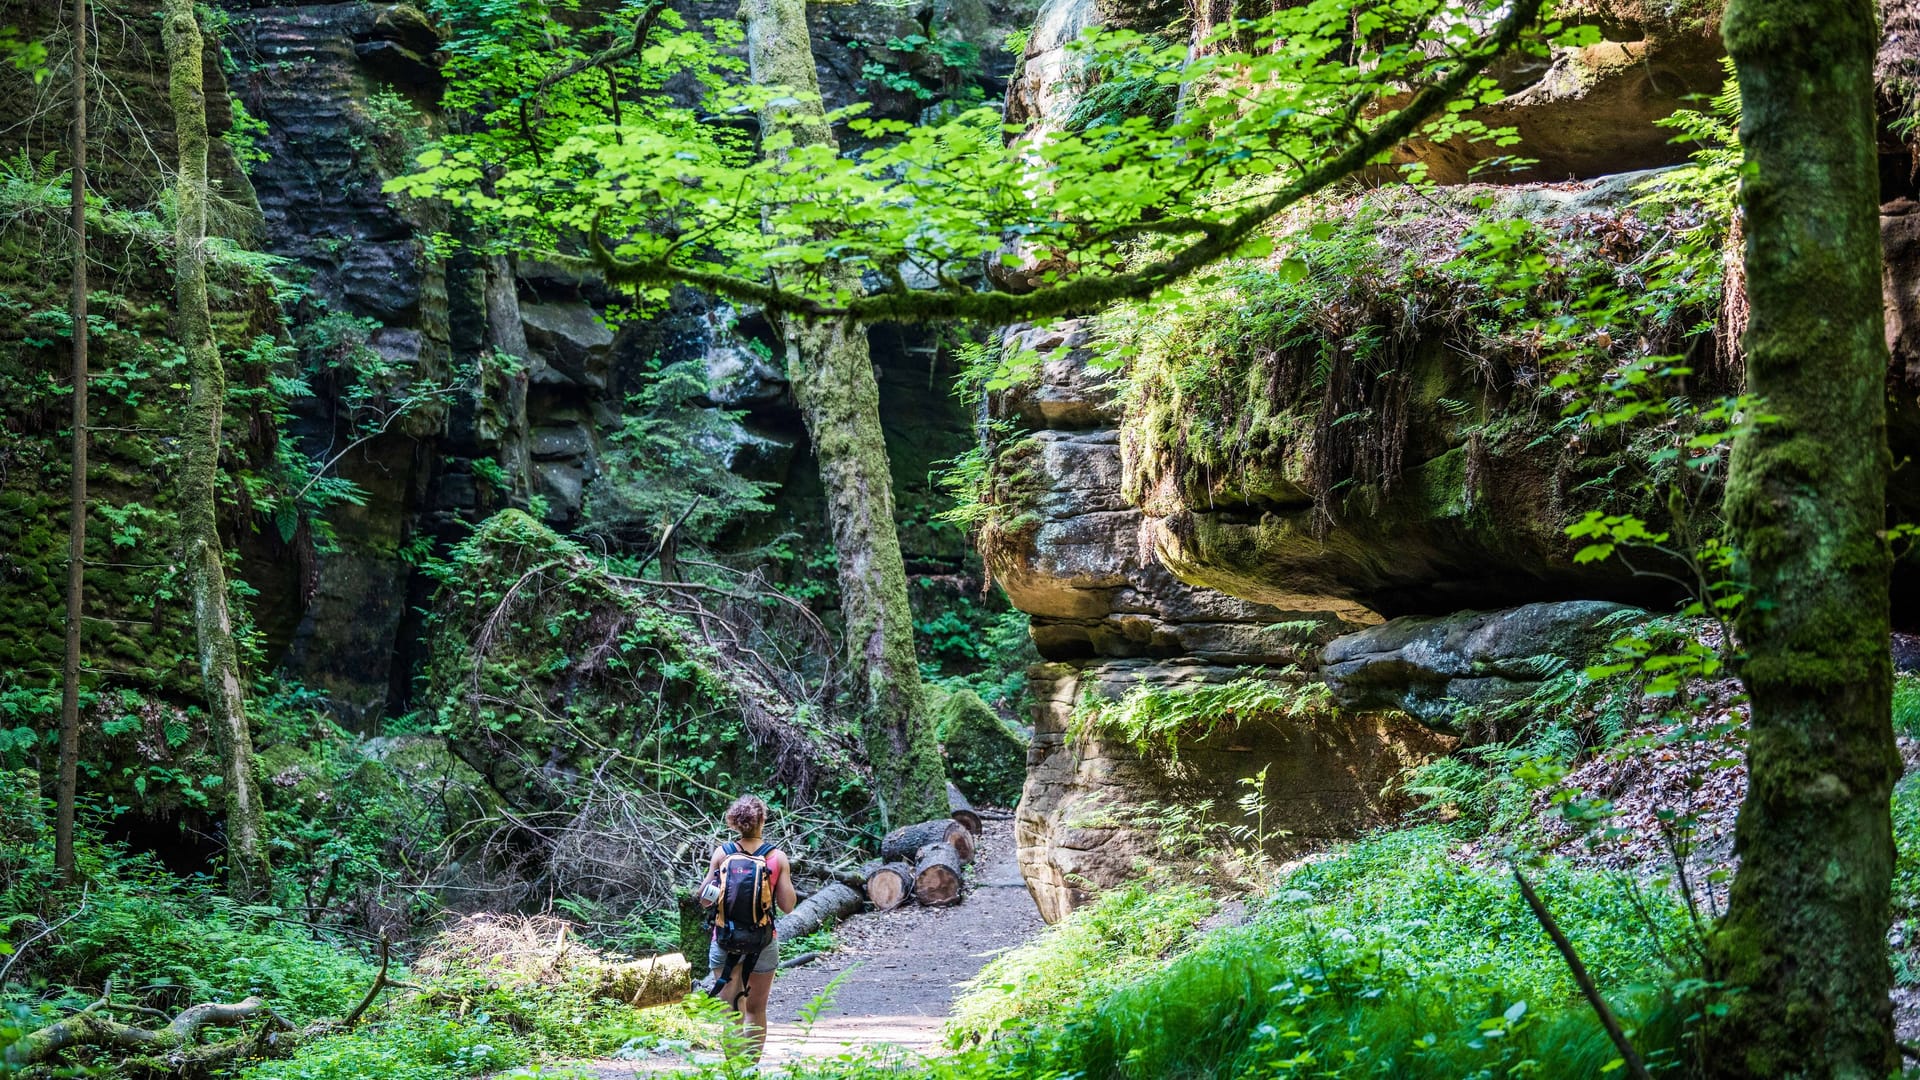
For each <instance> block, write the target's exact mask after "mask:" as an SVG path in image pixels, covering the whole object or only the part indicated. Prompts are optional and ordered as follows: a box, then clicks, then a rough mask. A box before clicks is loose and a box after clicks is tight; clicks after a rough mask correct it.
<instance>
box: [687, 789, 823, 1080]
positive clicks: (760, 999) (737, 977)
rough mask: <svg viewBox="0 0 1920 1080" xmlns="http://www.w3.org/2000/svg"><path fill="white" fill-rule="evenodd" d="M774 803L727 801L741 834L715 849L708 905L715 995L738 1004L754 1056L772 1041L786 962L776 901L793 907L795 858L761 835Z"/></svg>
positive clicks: (732, 824) (704, 898) (706, 888)
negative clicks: (779, 975)
mask: <svg viewBox="0 0 1920 1080" xmlns="http://www.w3.org/2000/svg"><path fill="white" fill-rule="evenodd" d="M766 823H767V804H766V803H763V802H761V801H760V800H759V799H757V798H755V797H754V796H752V795H742V796H740V797H739V798H738V799H735V800H734V801H733V805H732V806H729V807H727V826H728V827H729V828H731V829H732V830H733V832H734V837H735V838H734V839H733V840H729V841H728V842H726V843H724V844H721V845H720V846H719V847H716V848H714V849H713V858H712V859H711V860H710V861H709V863H708V866H707V876H706V879H705V880H704V881H702V882H701V885H700V903H701V904H702V905H703V906H707V907H713V908H714V913H713V938H712V943H711V944H709V945H708V946H707V964H708V966H710V967H712V968H713V970H714V971H715V972H716V973H717V974H716V975H715V976H714V980H713V991H712V993H713V996H714V997H717V998H719V999H720V1000H722V1001H724V1002H726V1003H727V1004H729V1005H731V1006H733V1011H735V1012H737V1013H739V1014H740V1018H741V1019H740V1022H741V1024H742V1025H743V1026H744V1027H745V1028H746V1029H747V1032H746V1034H747V1038H748V1039H749V1040H751V1042H752V1045H753V1051H752V1053H753V1060H755V1061H758V1060H760V1051H761V1050H762V1049H763V1048H764V1047H765V1046H766V1044H767V995H768V994H769V993H771V992H772V990H773V973H774V972H775V971H776V970H777V969H778V968H779V967H780V939H779V936H778V934H777V933H776V932H775V930H774V923H773V920H774V914H775V912H774V907H775V905H778V907H779V910H780V911H781V912H788V911H792V910H793V906H794V905H795V904H796V903H798V902H799V897H798V896H796V895H794V891H793V864H792V863H791V862H789V861H788V859H787V853H786V852H784V851H781V850H780V849H779V848H777V847H774V846H773V845H772V844H771V843H768V842H767V841H766V840H764V839H763V838H762V837H761V832H762V830H764V829H765V828H766Z"/></svg>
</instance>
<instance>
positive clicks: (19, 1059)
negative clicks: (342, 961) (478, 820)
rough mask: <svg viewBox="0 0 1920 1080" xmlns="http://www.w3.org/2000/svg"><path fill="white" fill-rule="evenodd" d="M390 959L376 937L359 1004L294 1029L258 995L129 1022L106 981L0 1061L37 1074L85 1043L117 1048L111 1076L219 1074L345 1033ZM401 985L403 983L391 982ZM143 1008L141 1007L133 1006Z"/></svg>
mask: <svg viewBox="0 0 1920 1080" xmlns="http://www.w3.org/2000/svg"><path fill="white" fill-rule="evenodd" d="M389 963H390V956H389V954H388V949H387V940H386V939H385V938H384V937H383V938H381V939H380V970H379V972H378V973H377V974H376V975H375V976H374V978H373V983H372V985H371V986H369V987H368V988H367V992H366V994H365V995H364V996H362V997H361V999H360V1003H359V1004H358V1005H356V1006H354V1008H353V1011H352V1012H350V1013H348V1014H347V1017H346V1019H344V1020H316V1021H314V1022H313V1023H310V1024H308V1025H307V1026H306V1027H295V1026H294V1025H293V1024H292V1022H290V1021H289V1020H287V1018H286V1017H284V1016H281V1015H280V1014H279V1013H277V1012H274V1011H273V1007H272V1006H270V1005H268V1004H267V1001H266V999H265V998H262V997H260V996H259V995H254V996H252V997H248V998H246V999H244V1000H242V1001H236V1002H234V1003H232V1004H223V1003H220V1002H215V1001H209V1002H204V1003H202V1004H199V1005H189V1006H188V1007H186V1008H185V1009H182V1010H181V1011H180V1014H179V1015H178V1016H175V1017H174V1018H173V1019H172V1020H171V1021H169V1022H168V1023H167V1025H166V1026H165V1027H161V1028H143V1027H135V1026H134V1025H132V1024H126V1023H122V1022H120V1021H118V1020H115V1019H113V1018H112V1017H110V1016H108V1015H107V1013H109V1012H111V1011H114V1010H115V1009H120V1008H124V1006H116V1005H115V1004H114V1003H113V980H111V979H109V980H107V984H106V986H105V987H103V988H102V989H101V991H100V999H99V1000H98V1001H95V1002H94V1003H93V1004H91V1005H88V1006H87V1007H86V1008H84V1009H81V1010H80V1011H79V1012H77V1013H74V1014H73V1015H72V1016H69V1017H67V1018H66V1019H64V1020H59V1021H56V1022H54V1023H51V1024H48V1025H47V1026H46V1027H43V1028H41V1029H39V1030H38V1031H31V1032H28V1033H27V1034H26V1035H24V1036H22V1037H21V1038H20V1040H19V1041H18V1042H15V1043H14V1044H13V1045H12V1046H9V1047H7V1048H6V1052H5V1065H6V1066H8V1067H9V1070H10V1069H25V1070H30V1074H31V1075H39V1074H41V1073H42V1072H44V1071H46V1070H47V1069H48V1068H49V1067H50V1063H51V1062H52V1061H53V1059H54V1058H56V1057H57V1056H59V1054H60V1052H61V1051H62V1050H66V1049H68V1048H70V1047H80V1046H87V1047H93V1048H94V1049H97V1050H110V1051H111V1050H120V1051H125V1052H126V1053H127V1056H126V1057H124V1058H122V1059H121V1060H119V1061H116V1062H115V1063H114V1066H113V1071H112V1075H114V1076H123V1077H136V1078H144V1077H156V1078H158V1077H170V1078H176V1080H177V1078H182V1077H184V1078H189V1080H191V1078H197V1077H203V1076H211V1075H213V1074H214V1073H215V1072H222V1073H224V1072H226V1071H227V1069H228V1067H229V1066H231V1065H234V1064H237V1063H239V1062H243V1061H249V1060H253V1059H256V1058H270V1057H274V1058H284V1057H291V1056H292V1055H293V1052H294V1050H296V1049H298V1048H299V1046H300V1045H301V1044H302V1043H305V1042H311V1041H312V1040H314V1039H317V1038H321V1037H322V1036H326V1035H334V1034H338V1033H340V1032H345V1031H351V1030H352V1029H353V1027H354V1026H355V1025H356V1024H358V1023H359V1022H360V1018H361V1017H362V1016H364V1015H366V1011H367V1009H368V1008H369V1007H370V1006H372V1005H373V1002H374V999H375V998H377V997H379V996H380V991H382V990H384V989H386V988H387V987H389V986H394V985H396V984H395V983H394V982H393V981H392V980H391V979H388V978H387V970H388V965H389ZM399 985H405V984H399ZM139 1011H141V1012H147V1011H149V1010H145V1009H142V1010H139ZM255 1018H258V1019H260V1021H261V1025H260V1028H259V1030H258V1031H256V1032H254V1033H253V1034H252V1035H244V1034H243V1035H236V1036H234V1037H233V1038H231V1039H224V1040H222V1041H220V1042H214V1043H202V1042H199V1041H198V1039H199V1037H200V1032H201V1030H202V1029H204V1028H207V1027H236V1026H239V1025H241V1024H244V1023H246V1022H247V1021H249V1020H253V1019H255Z"/></svg>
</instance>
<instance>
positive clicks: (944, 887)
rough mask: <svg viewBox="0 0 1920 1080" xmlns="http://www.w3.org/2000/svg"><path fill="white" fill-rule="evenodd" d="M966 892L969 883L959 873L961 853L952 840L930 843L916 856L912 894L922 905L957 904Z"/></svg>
mask: <svg viewBox="0 0 1920 1080" xmlns="http://www.w3.org/2000/svg"><path fill="white" fill-rule="evenodd" d="M961 831H962V832H965V831H966V830H965V829H962V830H961ZM965 892H966V883H965V881H964V879H962V878H961V876H960V853H959V852H958V851H955V850H954V848H953V845H952V844H947V843H938V844H928V845H927V846H926V847H923V848H921V849H920V851H919V853H918V854H916V855H915V856H914V860H913V896H914V899H916V900H918V901H920V905H921V906H922V907H945V906H946V905H948V904H957V903H959V902H960V900H961V898H962V897H963V896H964V895H965Z"/></svg>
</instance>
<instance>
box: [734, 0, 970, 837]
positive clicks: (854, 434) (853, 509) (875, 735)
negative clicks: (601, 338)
mask: <svg viewBox="0 0 1920 1080" xmlns="http://www.w3.org/2000/svg"><path fill="white" fill-rule="evenodd" d="M740 13H741V18H742V20H743V21H744V22H745V23H746V24H747V58H748V63H749V65H750V66H751V68H752V74H753V81H754V83H755V84H756V85H760V86H783V87H786V88H788V89H790V90H793V91H796V92H797V93H798V94H799V95H800V98H801V100H798V101H792V100H789V101H783V102H781V103H780V104H778V105H776V106H770V107H769V108H768V110H767V112H766V114H765V115H763V116H762V117H761V120H760V127H761V133H762V135H763V137H764V136H766V135H770V134H772V133H773V132H775V131H776V130H785V131H788V132H791V133H792V136H793V141H794V145H796V146H815V145H834V137H833V129H832V128H831V127H829V126H828V124H827V122H826V114H825V111H824V110H823V109H822V107H821V104H820V82H819V75H818V74H817V72H816V71H815V70H814V60H813V42H812V39H811V38H810V37H809V36H808V33H807V9H806V3H805V0H743V2H742V4H741V6H740ZM775 152H776V153H777V152H778V151H775ZM841 284H842V285H845V286H848V287H857V285H858V282H856V281H853V280H851V279H850V276H849V277H848V278H847V279H846V280H843V281H842V282H841ZM783 329H784V331H785V334H786V338H787V375H788V378H789V380H790V381H791V382H792V384H793V388H794V394H795V396H796V397H797V398H798V399H799V402H800V411H801V414H802V415H803V416H805V417H806V422H807V431H808V433H809V434H810V435H811V436H812V437H813V446H814V453H815V455H816V456H818V458H819V461H820V478H821V481H822V484H823V485H824V486H825V488H826V490H827V518H828V521H829V522H830V523H831V525H832V529H833V546H834V550H835V552H836V553H837V554H838V556H839V560H840V569H839V577H840V612H841V616H842V619H843V621H844V622H845V623H846V637H847V651H848V653H849V656H850V659H851V661H852V665H853V671H854V677H855V679H856V681H857V683H858V687H859V691H860V696H859V702H860V705H861V709H862V714H863V715H862V732H863V736H864V741H865V744H866V748H867V757H868V759H869V760H870V761H871V762H872V764H873V771H874V780H875V784H876V787H877V789H878V790H877V794H878V795H879V797H880V803H881V806H880V811H881V817H882V820H883V823H886V824H891V822H892V821H919V820H922V819H924V818H928V817H939V816H944V815H945V814H946V812H947V796H946V773H945V770H944V768H943V767H942V765H941V762H940V746H939V743H938V742H937V741H936V740H935V737H934V733H933V719H932V717H931V716H930V715H928V712H927V704H926V695H925V693H924V691H923V689H922V687H921V685H920V664H919V659H918V657H917V656H916V655H915V653H914V648H913V612H912V610H911V609H910V608H909V607H908V605H907V570H906V564H905V562H904V560H902V558H901V556H900V536H899V534H898V532H897V531H896V530H895V528H894V520H893V479H892V475H891V474H890V472H889V471H888V466H887V444H886V439H885V437H884V435H883V434H882V432H881V428H880V386H879V384H878V382H876V381H875V379H874V375H873V361H872V358H871V357H870V356H869V355H868V353H867V336H866V332H865V331H864V330H863V329H862V328H860V327H859V326H856V325H853V324H851V323H848V322H844V321H834V322H804V321H799V320H787V322H786V324H785V326H784V328H783Z"/></svg>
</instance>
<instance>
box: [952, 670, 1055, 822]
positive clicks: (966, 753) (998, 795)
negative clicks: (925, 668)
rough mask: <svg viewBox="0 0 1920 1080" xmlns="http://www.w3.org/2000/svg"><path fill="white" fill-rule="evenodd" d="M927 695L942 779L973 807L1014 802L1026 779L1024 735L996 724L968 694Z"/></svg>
mask: <svg viewBox="0 0 1920 1080" xmlns="http://www.w3.org/2000/svg"><path fill="white" fill-rule="evenodd" d="M927 693H928V695H929V699H930V700H929V701H928V703H927V704H928V706H929V708H928V711H929V712H931V713H932V714H933V723H934V734H935V735H936V736H938V737H939V739H940V751H941V753H942V754H943V755H944V756H945V757H946V759H947V777H948V778H949V779H951V780H952V781H953V782H954V783H955V784H956V785H957V786H958V787H959V788H960V790H961V791H962V792H963V793H965V795H966V797H967V798H968V799H969V800H970V801H972V802H974V803H976V804H979V805H984V806H1012V805H1013V804H1014V803H1016V802H1018V801H1019V800H1020V787H1021V785H1022V784H1023V783H1024V782H1025V780H1026V774H1027V745H1028V742H1029V741H1030V736H1029V735H1028V733H1026V732H1024V731H1021V730H1020V729H1019V728H1017V727H1015V726H1014V725H1012V724H1010V723H1008V722H1007V721H1005V720H1003V719H1001V718H1000V714H999V713H997V712H994V711H993V707H992V706H990V705H988V704H987V703H986V702H985V701H982V700H981V699H980V695H979V694H976V693H974V692H973V691H972V690H965V689H961V690H946V689H942V688H941V687H938V686H934V685H928V687H927Z"/></svg>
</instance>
